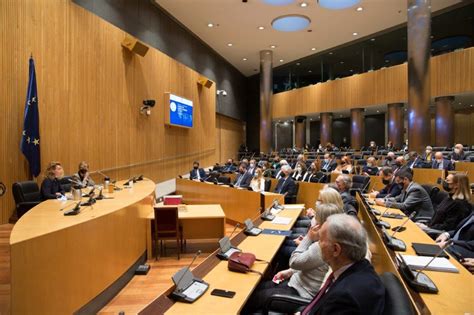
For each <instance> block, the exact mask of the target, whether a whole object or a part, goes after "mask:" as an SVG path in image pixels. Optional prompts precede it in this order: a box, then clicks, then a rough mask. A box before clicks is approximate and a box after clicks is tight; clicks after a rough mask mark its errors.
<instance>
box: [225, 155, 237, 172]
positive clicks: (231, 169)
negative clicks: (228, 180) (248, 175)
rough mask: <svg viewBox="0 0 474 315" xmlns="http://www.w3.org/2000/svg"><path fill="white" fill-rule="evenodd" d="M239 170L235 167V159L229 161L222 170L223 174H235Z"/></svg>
mask: <svg viewBox="0 0 474 315" xmlns="http://www.w3.org/2000/svg"><path fill="white" fill-rule="evenodd" d="M236 170H237V168H236V167H235V165H234V159H232V158H231V159H228V160H227V163H225V165H224V168H223V169H222V172H223V173H233V172H235V171H236Z"/></svg>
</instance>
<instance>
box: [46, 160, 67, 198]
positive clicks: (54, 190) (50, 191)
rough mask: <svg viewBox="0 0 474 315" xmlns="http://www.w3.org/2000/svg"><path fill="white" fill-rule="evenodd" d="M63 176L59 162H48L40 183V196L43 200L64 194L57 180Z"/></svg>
mask: <svg viewBox="0 0 474 315" xmlns="http://www.w3.org/2000/svg"><path fill="white" fill-rule="evenodd" d="M63 176H64V170H63V167H62V165H61V163H60V162H50V163H49V165H48V167H47V168H46V174H45V179H44V180H43V182H42V183H41V197H42V198H43V200H47V199H57V198H59V197H61V196H64V193H65V191H64V188H63V187H62V186H61V183H60V182H59V181H60V179H61V178H62V177H63Z"/></svg>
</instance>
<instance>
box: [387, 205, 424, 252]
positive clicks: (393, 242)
mask: <svg viewBox="0 0 474 315" xmlns="http://www.w3.org/2000/svg"><path fill="white" fill-rule="evenodd" d="M415 215H416V211H413V212H412V213H411V214H410V216H409V217H408V218H407V219H406V220H405V222H403V224H402V225H401V226H400V227H403V226H404V225H405V224H406V223H407V222H408V220H410V219H412V218H413V217H415ZM399 230H400V228H398V229H396V230H395V232H393V234H392V235H389V234H388V232H387V230H386V229H385V228H384V227H382V233H383V238H384V241H385V244H386V245H387V247H389V248H391V249H393V250H396V251H401V252H404V251H406V250H407V246H406V244H405V242H404V241H402V240H399V239H398V238H395V237H394V235H395V234H396V233H397V232H398V231H399Z"/></svg>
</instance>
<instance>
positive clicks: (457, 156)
mask: <svg viewBox="0 0 474 315" xmlns="http://www.w3.org/2000/svg"><path fill="white" fill-rule="evenodd" d="M465 159H466V153H464V152H461V153H459V154H457V153H453V155H451V160H455V161H462V160H465Z"/></svg>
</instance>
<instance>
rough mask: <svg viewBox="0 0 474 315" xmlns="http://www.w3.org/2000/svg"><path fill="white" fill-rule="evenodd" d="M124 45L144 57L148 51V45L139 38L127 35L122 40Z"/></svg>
mask: <svg viewBox="0 0 474 315" xmlns="http://www.w3.org/2000/svg"><path fill="white" fill-rule="evenodd" d="M122 46H123V47H124V48H126V49H128V50H130V51H131V52H133V53H135V54H137V55H140V56H142V57H144V56H145V55H146V53H147V52H148V49H149V48H148V46H146V45H145V44H143V43H142V42H140V41H139V40H138V39H136V38H134V37H131V36H126V37H125V39H124V40H123V41H122Z"/></svg>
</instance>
